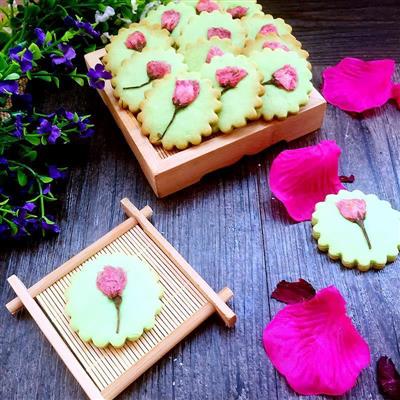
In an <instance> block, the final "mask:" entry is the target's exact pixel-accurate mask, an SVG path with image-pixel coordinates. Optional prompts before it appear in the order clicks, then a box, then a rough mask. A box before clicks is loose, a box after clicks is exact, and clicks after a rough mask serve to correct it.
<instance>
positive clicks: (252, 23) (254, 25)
mask: <svg viewBox="0 0 400 400" xmlns="http://www.w3.org/2000/svg"><path fill="white" fill-rule="evenodd" d="M241 21H242V23H243V26H244V27H245V29H246V33H247V38H248V39H255V38H256V36H257V35H258V34H259V33H262V34H269V33H277V34H278V35H279V36H281V35H287V34H289V33H291V32H292V27H291V26H290V25H288V24H287V23H286V22H285V21H284V20H283V19H282V18H274V17H273V16H272V15H269V14H268V15H259V14H256V15H251V16H249V17H244V18H242V20H241Z"/></svg>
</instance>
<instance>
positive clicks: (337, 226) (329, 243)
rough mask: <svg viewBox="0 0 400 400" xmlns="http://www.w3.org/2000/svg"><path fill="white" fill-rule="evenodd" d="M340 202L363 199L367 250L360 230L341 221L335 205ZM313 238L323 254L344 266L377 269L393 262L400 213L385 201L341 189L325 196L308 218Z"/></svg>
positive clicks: (399, 235) (398, 245) (398, 240)
mask: <svg viewBox="0 0 400 400" xmlns="http://www.w3.org/2000/svg"><path fill="white" fill-rule="evenodd" d="M342 199H364V200H365V201H366V203H367V214H366V218H365V221H364V224H365V228H366V230H367V232H368V236H369V238H370V241H371V245H372V248H371V249H369V248H368V245H367V241H366V240H365V238H364V236H363V234H362V231H361V229H360V227H359V226H358V225H357V224H355V223H353V222H351V221H348V220H347V219H345V218H344V217H343V216H342V215H341V214H340V212H339V210H338V208H337V206H336V203H337V202H338V201H340V200H342ZM312 224H313V236H314V238H316V239H317V240H318V248H319V249H320V250H322V251H327V252H328V254H329V256H330V257H331V258H333V259H339V258H340V259H341V261H342V263H343V265H344V266H346V267H348V268H351V267H357V268H358V269H359V270H361V271H367V270H369V269H370V268H376V269H380V268H383V267H384V266H385V264H386V263H387V262H388V261H394V260H395V259H396V257H397V255H398V253H399V249H400V212H399V211H396V210H394V209H393V208H392V207H391V205H390V204H389V203H388V202H387V201H383V200H380V199H378V197H376V196H375V195H371V194H369V195H365V194H364V193H363V192H361V191H359V190H355V191H353V192H348V191H346V190H341V191H340V192H339V193H338V194H337V195H329V196H327V197H326V200H325V201H324V202H322V203H318V204H317V205H316V209H315V212H314V214H313V216H312Z"/></svg>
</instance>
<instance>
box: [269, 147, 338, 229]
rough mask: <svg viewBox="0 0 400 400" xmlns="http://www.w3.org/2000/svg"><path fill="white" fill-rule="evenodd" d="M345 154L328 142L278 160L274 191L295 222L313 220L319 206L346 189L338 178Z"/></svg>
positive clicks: (290, 152) (273, 176) (286, 153)
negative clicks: (341, 161) (312, 216)
mask: <svg viewBox="0 0 400 400" xmlns="http://www.w3.org/2000/svg"><path fill="white" fill-rule="evenodd" d="M341 152H342V151H341V149H340V147H339V146H338V145H337V144H336V143H335V142H334V141H331V140H324V141H322V142H321V143H319V144H318V145H316V146H309V147H304V148H300V149H295V150H285V151H283V152H282V153H280V154H279V155H278V157H276V158H275V160H274V161H273V163H272V166H271V172H270V174H269V183H270V188H271V191H272V193H273V194H274V195H275V196H276V197H277V198H278V199H279V200H280V201H281V202H282V203H283V204H284V206H285V207H286V210H287V212H288V213H289V215H290V216H291V217H292V218H293V219H294V220H295V221H298V222H299V221H308V220H310V219H311V215H312V213H313V212H314V209H315V205H316V204H317V203H319V202H321V201H324V200H325V197H326V196H327V195H328V194H337V193H338V192H339V190H341V189H345V187H344V186H343V185H342V183H341V182H340V179H339V176H338V175H339V174H338V165H339V157H340V153H341Z"/></svg>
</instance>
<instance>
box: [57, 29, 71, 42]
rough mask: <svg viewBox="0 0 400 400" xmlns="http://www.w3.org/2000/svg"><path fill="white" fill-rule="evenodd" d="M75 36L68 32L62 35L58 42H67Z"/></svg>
mask: <svg viewBox="0 0 400 400" xmlns="http://www.w3.org/2000/svg"><path fill="white" fill-rule="evenodd" d="M74 36H75V33H74V32H72V31H70V30H68V31H66V32H65V33H64V35H62V37H61V39H60V41H61V42H69V41H70V40H71V39H72V38H73V37H74Z"/></svg>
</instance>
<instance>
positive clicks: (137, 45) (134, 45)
mask: <svg viewBox="0 0 400 400" xmlns="http://www.w3.org/2000/svg"><path fill="white" fill-rule="evenodd" d="M146 44H147V40H146V37H145V36H144V35H143V33H142V32H140V31H135V32H133V33H131V34H130V35H129V36H128V37H127V39H126V40H125V46H126V47H127V48H128V49H131V50H136V51H142V50H143V49H144V47H145V46H146Z"/></svg>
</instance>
